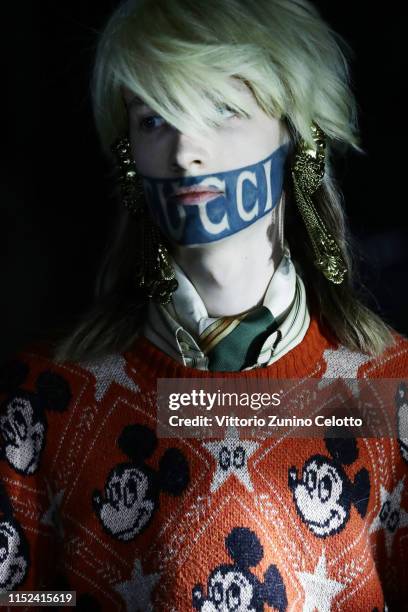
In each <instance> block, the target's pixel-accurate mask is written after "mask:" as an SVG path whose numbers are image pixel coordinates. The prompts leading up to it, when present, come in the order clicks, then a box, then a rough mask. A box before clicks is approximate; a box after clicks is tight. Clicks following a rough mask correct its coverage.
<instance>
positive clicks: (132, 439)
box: [118, 424, 157, 463]
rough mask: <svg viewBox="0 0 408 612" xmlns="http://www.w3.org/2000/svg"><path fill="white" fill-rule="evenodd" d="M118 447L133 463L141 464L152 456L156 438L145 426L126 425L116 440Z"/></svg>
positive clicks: (151, 430)
mask: <svg viewBox="0 0 408 612" xmlns="http://www.w3.org/2000/svg"><path fill="white" fill-rule="evenodd" d="M118 446H119V448H120V450H121V451H122V452H123V453H125V455H127V456H128V457H129V458H130V459H132V461H134V462H135V463H142V462H143V461H145V459H147V458H148V457H150V456H151V455H153V453H154V451H155V450H156V446H157V437H156V434H155V432H154V431H153V429H150V427H146V425H138V424H135V425H126V427H125V428H124V429H123V431H122V433H121V434H120V436H119V438H118Z"/></svg>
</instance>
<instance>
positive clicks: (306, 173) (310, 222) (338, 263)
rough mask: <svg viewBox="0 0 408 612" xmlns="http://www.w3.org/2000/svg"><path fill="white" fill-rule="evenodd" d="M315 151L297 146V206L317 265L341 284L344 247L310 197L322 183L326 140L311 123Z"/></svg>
mask: <svg viewBox="0 0 408 612" xmlns="http://www.w3.org/2000/svg"><path fill="white" fill-rule="evenodd" d="M311 129H312V134H313V140H314V142H315V144H316V150H313V149H311V148H310V147H309V146H308V145H307V144H306V142H305V141H304V140H302V141H301V143H300V144H299V146H298V149H297V151H296V155H295V162H294V165H293V168H292V179H293V186H294V194H295V200H296V204H297V207H298V209H299V212H300V214H301V216H302V219H303V221H304V223H305V226H306V230H307V232H308V234H309V237H310V240H311V242H312V247H313V250H314V253H315V257H316V259H315V265H316V267H317V268H319V270H321V272H322V273H323V274H324V276H325V277H326V278H327V279H328V280H329V281H331V282H332V283H334V284H336V285H340V284H341V283H342V282H343V280H344V276H345V274H346V272H347V266H346V264H345V262H344V259H343V256H342V253H341V250H340V247H339V245H338V244H337V242H336V241H335V239H334V238H333V236H332V234H331V233H330V232H329V231H328V229H327V227H326V226H325V224H324V223H323V221H322V218H321V217H320V215H319V213H318V212H317V210H316V207H315V205H314V203H313V201H312V199H311V197H312V196H313V194H314V193H315V192H316V191H317V189H318V188H319V187H320V185H321V184H322V182H323V176H324V169H325V152H326V140H325V135H324V133H323V131H322V130H321V129H320V128H319V127H318V126H317V125H316V124H315V123H313V124H312V126H311Z"/></svg>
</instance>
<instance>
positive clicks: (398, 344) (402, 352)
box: [321, 332, 408, 378]
mask: <svg viewBox="0 0 408 612" xmlns="http://www.w3.org/2000/svg"><path fill="white" fill-rule="evenodd" d="M393 339H394V342H393V344H392V345H390V346H389V347H387V348H386V349H385V350H384V351H383V352H382V353H381V354H380V355H376V356H373V355H369V354H366V353H362V352H359V351H356V350H354V351H353V350H350V349H348V348H347V347H345V346H343V345H341V344H337V345H336V344H332V345H331V346H330V347H329V348H327V349H326V350H324V351H323V354H322V360H321V362H322V364H323V367H324V370H325V371H324V372H322V374H323V375H324V376H325V377H327V378H330V377H332V378H339V377H342V378H399V377H402V378H406V377H408V340H407V338H405V337H404V336H402V335H400V334H398V333H396V332H393Z"/></svg>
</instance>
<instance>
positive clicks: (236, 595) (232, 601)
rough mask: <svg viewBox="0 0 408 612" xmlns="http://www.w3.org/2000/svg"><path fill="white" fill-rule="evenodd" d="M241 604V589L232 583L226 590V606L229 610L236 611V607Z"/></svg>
mask: <svg viewBox="0 0 408 612" xmlns="http://www.w3.org/2000/svg"><path fill="white" fill-rule="evenodd" d="M240 603H241V588H240V586H239V585H238V584H236V583H235V582H233V583H232V584H231V585H230V586H229V587H228V590H227V605H228V608H229V609H230V610H237V607H236V606H238V605H239V604H240Z"/></svg>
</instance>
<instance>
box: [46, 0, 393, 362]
mask: <svg viewBox="0 0 408 612" xmlns="http://www.w3.org/2000/svg"><path fill="white" fill-rule="evenodd" d="M350 54H351V51H350V48H349V47H348V45H347V44H346V43H345V41H344V40H343V39H342V38H341V37H340V36H339V35H338V34H337V33H335V32H334V31H333V30H332V29H331V28H330V27H329V26H328V25H327V24H326V23H325V22H324V21H323V20H322V18H321V17H320V15H319V13H318V11H317V10H316V9H315V8H314V7H313V5H312V4H310V3H309V2H308V1H307V0H257V1H256V2H248V1H247V0H206V2H202V3H199V2H196V0H172V1H171V2H169V1H168V0H128V1H127V2H124V3H123V4H121V5H120V7H119V8H118V9H117V10H116V11H115V12H114V13H113V15H112V16H111V18H110V19H109V21H108V23H107V25H106V27H105V29H104V31H103V32H102V33H101V36H100V38H99V43H98V47H97V53H96V60H95V66H94V73H93V80H92V95H93V107H94V115H95V121H96V125H97V129H98V132H99V135H100V139H101V143H102V147H103V149H104V150H105V151H106V153H107V154H110V147H111V145H112V143H113V142H114V141H115V140H116V139H117V138H118V137H121V136H123V135H125V134H126V133H127V129H128V118H127V113H126V108H125V105H124V101H123V97H122V88H123V87H126V88H128V89H130V90H131V91H132V92H134V94H135V95H136V96H138V97H139V98H141V99H142V100H143V101H145V102H146V103H147V104H148V105H149V106H150V107H151V108H152V109H153V110H154V112H157V113H158V114H159V115H161V116H162V117H163V118H164V119H165V120H166V121H167V122H169V123H171V124H173V125H174V126H175V127H176V128H178V129H180V130H181V131H186V130H189V131H195V130H205V129H208V127H213V126H216V125H217V122H218V121H219V120H220V114H219V112H218V109H219V106H220V105H224V106H228V107H230V108H231V109H233V110H234V111H235V112H237V113H240V114H242V115H244V116H245V115H247V114H248V109H247V108H245V102H244V100H243V99H237V95H236V89H235V87H234V86H233V84H230V83H231V79H227V78H226V77H234V78H235V79H239V80H241V81H242V82H244V83H245V84H246V85H247V86H248V87H249V88H250V90H251V92H252V93H253V95H254V97H255V99H256V101H257V103H258V104H259V106H260V107H261V108H262V109H263V110H264V112H265V113H267V114H269V115H270V116H272V117H275V118H278V119H281V120H282V121H285V122H286V125H287V127H288V131H289V133H290V136H291V141H292V155H293V151H294V150H295V148H296V144H297V142H298V141H299V140H300V139H303V140H305V141H306V142H307V143H308V144H309V145H310V146H314V143H313V140H312V135H311V130H310V126H311V124H312V122H313V121H314V122H316V123H317V124H318V125H319V126H320V128H321V129H322V130H323V131H324V132H325V134H326V136H327V160H326V172H325V177H324V181H323V185H322V186H321V188H320V189H319V191H318V193H317V194H316V199H315V203H316V206H317V208H318V211H319V213H320V215H321V217H322V218H323V220H324V222H325V224H326V226H327V227H328V229H329V230H330V231H331V233H332V234H333V235H334V237H335V238H336V240H337V242H338V244H339V245H340V247H341V249H342V253H343V256H344V259H345V260H346V262H347V263H348V266H349V271H348V274H347V280H346V281H345V282H343V284H342V285H340V286H335V285H332V284H331V283H329V282H328V281H326V280H325V279H324V277H323V276H322V275H321V273H320V272H319V271H318V270H317V269H316V268H315V266H314V264H313V261H314V254H313V251H312V249H311V245H310V240H309V239H308V236H307V234H306V231H305V228H304V225H303V223H302V221H301V219H300V216H299V214H298V213H297V212H296V210H295V208H294V206H293V202H291V200H293V198H291V197H289V198H286V201H288V200H289V213H290V214H289V215H288V221H287V224H286V225H287V227H286V238H287V240H288V242H289V245H290V247H291V251H292V256H293V258H294V260H295V261H297V264H298V267H299V269H300V272H301V274H302V277H303V279H304V282H305V284H306V288H307V290H308V295H309V296H310V297H311V300H312V303H313V305H314V309H315V310H316V311H317V313H318V314H319V316H320V318H321V320H322V322H324V323H325V324H326V326H328V327H329V329H330V330H331V331H332V333H333V334H334V336H336V338H337V339H338V340H339V341H340V342H341V343H342V344H344V345H345V346H347V347H349V348H350V349H353V350H361V351H363V352H365V353H370V354H372V355H377V354H379V353H380V352H382V350H383V349H384V348H385V347H386V346H387V345H388V344H390V343H391V342H392V335H391V333H390V330H389V328H388V327H387V326H386V324H385V323H384V322H383V321H382V320H381V319H380V318H379V317H378V316H377V315H375V314H374V313H373V312H371V311H370V310H369V309H367V308H366V307H365V306H364V305H363V304H362V303H361V302H360V301H359V300H358V299H357V297H356V296H355V293H354V289H353V272H352V260H351V251H350V248H349V245H348V243H347V238H346V226H345V219H344V214H343V208H342V196H341V193H340V190H339V188H338V186H337V185H336V182H335V179H334V176H333V174H332V166H333V157H334V154H336V153H339V152H344V151H345V150H346V148H347V147H352V148H354V149H356V150H358V151H361V149H360V147H359V139H358V126H357V110H356V102H355V99H354V96H353V93H352V91H351V87H350V74H349V67H348V57H350ZM289 168H290V163H289ZM285 193H286V194H290V193H291V183H290V173H289V172H287V177H286V181H285ZM134 231H135V226H134V221H133V220H132V219H131V217H130V216H129V215H128V213H127V212H126V211H125V210H120V211H119V213H118V221H117V227H116V229H115V231H114V234H113V237H112V240H111V244H110V247H109V249H108V250H107V253H106V256H105V260H104V262H103V264H102V267H101V271H100V275H99V279H98V283H97V287H96V303H95V306H94V307H93V309H92V310H91V312H89V313H88V315H87V316H86V317H85V318H84V319H83V320H82V321H81V322H80V323H79V325H78V326H77V328H76V329H75V330H74V331H73V332H72V333H71V334H69V335H68V336H67V337H66V338H65V339H64V340H63V341H62V342H61V343H60V344H59V345H58V346H57V347H56V350H55V358H56V359H57V360H60V361H64V360H67V359H72V360H78V359H83V358H85V357H97V356H101V355H102V354H104V353H106V352H115V351H117V352H121V351H123V350H126V349H128V348H130V347H131V345H132V344H133V342H134V340H135V338H136V337H137V334H138V329H139V326H140V321H141V318H142V317H143V316H144V308H145V305H146V304H145V302H144V301H143V300H141V299H140V298H139V297H138V296H137V294H136V292H135V291H132V288H131V286H132V271H133V265H134V262H135V261H136V253H135V249H136V248H137V247H135V241H134V239H133V240H132V236H134Z"/></svg>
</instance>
